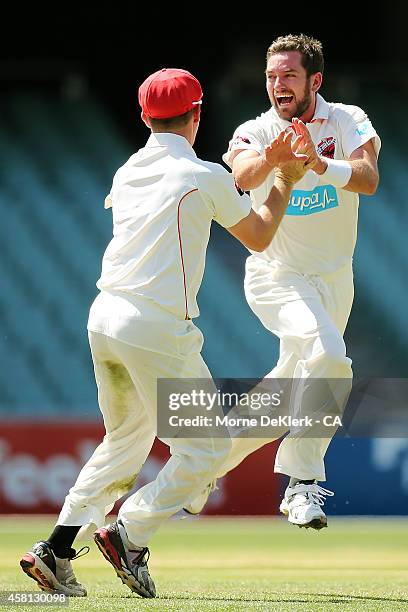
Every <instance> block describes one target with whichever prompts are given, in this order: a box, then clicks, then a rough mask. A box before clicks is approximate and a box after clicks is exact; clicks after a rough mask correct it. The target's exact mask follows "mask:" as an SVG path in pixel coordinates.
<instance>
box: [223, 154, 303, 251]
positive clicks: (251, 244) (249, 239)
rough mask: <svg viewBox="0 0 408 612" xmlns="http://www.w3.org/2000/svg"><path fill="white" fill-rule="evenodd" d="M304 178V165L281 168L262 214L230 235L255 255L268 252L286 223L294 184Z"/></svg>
mask: <svg viewBox="0 0 408 612" xmlns="http://www.w3.org/2000/svg"><path fill="white" fill-rule="evenodd" d="M304 174H305V163H304V161H296V162H289V163H288V164H285V165H283V166H282V167H280V168H277V169H276V170H275V180H274V184H273V187H272V189H271V191H270V193H269V196H268V198H267V199H266V201H265V202H264V203H263V204H262V206H261V207H260V209H259V210H258V212H255V211H254V210H253V209H251V211H250V213H249V215H248V216H247V217H245V218H244V219H242V220H241V221H240V222H239V223H237V224H236V225H234V226H232V227H229V228H228V231H229V232H230V233H231V234H232V235H233V236H234V237H235V238H237V239H238V240H239V241H240V242H241V243H242V244H243V245H244V246H246V247H247V248H248V249H250V250H251V251H258V252H262V251H264V250H265V249H266V248H268V246H269V245H270V243H271V241H272V239H273V237H274V235H275V234H276V230H277V229H278V227H279V224H280V222H281V221H282V218H283V216H284V214H285V210H286V207H287V205H288V202H289V198H290V194H291V192H292V189H293V186H294V184H295V183H297V182H298V181H300V180H301V178H302V177H303V175H304Z"/></svg>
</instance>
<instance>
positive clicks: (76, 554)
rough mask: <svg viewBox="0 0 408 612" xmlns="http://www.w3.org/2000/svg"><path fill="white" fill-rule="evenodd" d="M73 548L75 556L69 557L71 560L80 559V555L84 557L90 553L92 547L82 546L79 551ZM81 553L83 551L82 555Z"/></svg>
mask: <svg viewBox="0 0 408 612" xmlns="http://www.w3.org/2000/svg"><path fill="white" fill-rule="evenodd" d="M71 550H72V552H73V553H74V556H73V557H69V560H70V561H73V560H74V559H79V558H80V557H84V556H85V555H87V554H88V553H89V551H90V550H91V549H90V548H89V546H83V547H82V548H80V549H79V550H78V552H76V550H74V549H73V548H72V549H71ZM82 551H85V552H82ZM81 553H82V555H81Z"/></svg>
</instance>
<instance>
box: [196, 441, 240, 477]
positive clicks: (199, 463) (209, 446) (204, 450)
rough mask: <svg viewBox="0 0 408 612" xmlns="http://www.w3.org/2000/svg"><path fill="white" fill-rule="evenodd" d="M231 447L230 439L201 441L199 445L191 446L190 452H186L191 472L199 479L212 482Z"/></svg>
mask: <svg viewBox="0 0 408 612" xmlns="http://www.w3.org/2000/svg"><path fill="white" fill-rule="evenodd" d="M197 442H198V440H197ZM231 447H232V443H231V440H230V438H212V439H208V440H201V439H200V443H199V444H197V445H191V447H190V449H189V451H187V452H185V454H186V455H187V456H188V464H189V466H190V467H191V471H192V472H193V473H194V474H196V475H197V478H205V479H208V480H212V478H213V477H214V474H215V473H216V472H217V471H218V470H219V468H220V467H221V466H222V465H223V464H224V463H225V461H226V459H227V457H228V455H229V453H230V451H231Z"/></svg>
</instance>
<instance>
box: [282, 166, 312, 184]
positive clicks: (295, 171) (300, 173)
mask: <svg viewBox="0 0 408 612" xmlns="http://www.w3.org/2000/svg"><path fill="white" fill-rule="evenodd" d="M306 172H307V164H305V162H304V161H303V160H298V161H290V162H287V163H286V164H280V165H279V166H278V168H276V169H275V177H278V178H279V179H281V180H282V181H283V182H284V183H286V184H290V185H294V184H295V183H298V182H299V181H300V180H301V179H302V178H303V177H304V175H305V174H306Z"/></svg>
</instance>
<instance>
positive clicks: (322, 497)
mask: <svg viewBox="0 0 408 612" xmlns="http://www.w3.org/2000/svg"><path fill="white" fill-rule="evenodd" d="M312 487H313V490H312V491H309V495H310V497H311V498H312V500H313V502H314V503H315V504H318V505H319V506H323V505H324V502H325V501H326V497H333V495H334V491H330V490H329V489H325V488H324V487H321V486H320V485H318V484H315V485H312Z"/></svg>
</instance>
